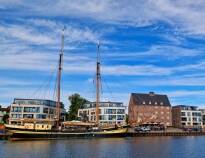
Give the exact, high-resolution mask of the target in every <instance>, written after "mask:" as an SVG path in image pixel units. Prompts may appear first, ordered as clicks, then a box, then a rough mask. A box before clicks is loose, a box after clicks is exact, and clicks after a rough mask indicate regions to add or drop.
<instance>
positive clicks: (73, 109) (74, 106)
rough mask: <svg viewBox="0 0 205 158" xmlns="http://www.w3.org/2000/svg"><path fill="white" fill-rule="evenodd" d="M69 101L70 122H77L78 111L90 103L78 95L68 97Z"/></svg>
mask: <svg viewBox="0 0 205 158" xmlns="http://www.w3.org/2000/svg"><path fill="white" fill-rule="evenodd" d="M68 99H69V101H70V107H69V112H68V120H70V121H71V120H76V119H77V117H78V109H80V108H81V107H82V106H83V105H84V104H85V103H86V102H88V101H87V100H86V99H85V98H83V97H81V96H80V95H79V94H77V93H75V94H72V95H71V96H69V97H68Z"/></svg>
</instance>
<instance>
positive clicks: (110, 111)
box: [105, 109, 116, 114]
mask: <svg viewBox="0 0 205 158" xmlns="http://www.w3.org/2000/svg"><path fill="white" fill-rule="evenodd" d="M105 114H116V109H105Z"/></svg>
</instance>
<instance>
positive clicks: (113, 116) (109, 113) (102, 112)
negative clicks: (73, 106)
mask: <svg viewBox="0 0 205 158" xmlns="http://www.w3.org/2000/svg"><path fill="white" fill-rule="evenodd" d="M95 107H96V102H88V103H86V104H85V105H84V106H83V107H82V108H81V109H79V110H78V117H80V118H81V119H86V120H87V121H89V122H95V119H96V114H95V111H96V108H95ZM125 108H126V107H125V106H123V103H121V102H100V103H99V123H100V124H101V125H106V124H120V125H124V124H126V121H125V120H126V115H125Z"/></svg>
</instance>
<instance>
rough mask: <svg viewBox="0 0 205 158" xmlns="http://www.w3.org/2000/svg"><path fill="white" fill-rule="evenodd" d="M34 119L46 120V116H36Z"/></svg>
mask: <svg viewBox="0 0 205 158" xmlns="http://www.w3.org/2000/svg"><path fill="white" fill-rule="evenodd" d="M36 118H37V119H46V115H45V114H37V115H36Z"/></svg>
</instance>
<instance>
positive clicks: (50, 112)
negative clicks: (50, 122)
mask: <svg viewBox="0 0 205 158" xmlns="http://www.w3.org/2000/svg"><path fill="white" fill-rule="evenodd" d="M65 112H66V111H65V109H64V105H63V103H61V104H60V113H61V120H64V119H65V116H64V115H65ZM55 118H56V102H55V101H52V100H43V99H14V101H13V103H12V104H11V106H10V118H9V123H10V124H17V123H18V124H19V123H22V121H21V120H23V119H55Z"/></svg>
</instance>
